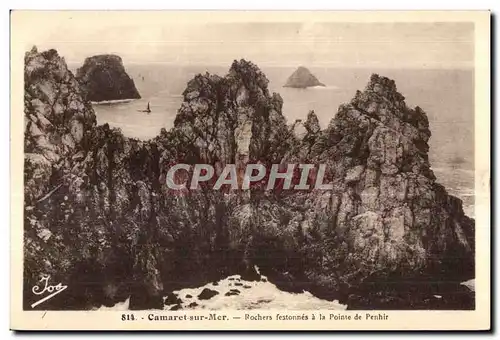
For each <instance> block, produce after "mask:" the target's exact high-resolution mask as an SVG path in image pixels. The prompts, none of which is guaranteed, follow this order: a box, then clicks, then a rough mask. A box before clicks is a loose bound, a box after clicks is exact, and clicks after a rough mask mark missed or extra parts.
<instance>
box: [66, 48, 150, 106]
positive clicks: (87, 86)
mask: <svg viewBox="0 0 500 340" xmlns="http://www.w3.org/2000/svg"><path fill="white" fill-rule="evenodd" d="M76 78H77V79H78V81H79V82H80V84H81V85H82V87H83V89H84V90H85V92H86V99H87V100H89V101H93V102H100V101H109V100H123V99H139V98H141V96H140V95H139V92H138V91H137V89H136V88H135V84H134V81H133V80H132V79H131V78H130V77H129V75H128V74H127V72H126V71H125V67H124V66H123V61H122V59H121V58H120V57H119V56H117V55H112V54H104V55H96V56H93V57H89V58H86V59H85V62H84V63H83V65H82V67H80V68H79V69H78V70H77V73H76Z"/></svg>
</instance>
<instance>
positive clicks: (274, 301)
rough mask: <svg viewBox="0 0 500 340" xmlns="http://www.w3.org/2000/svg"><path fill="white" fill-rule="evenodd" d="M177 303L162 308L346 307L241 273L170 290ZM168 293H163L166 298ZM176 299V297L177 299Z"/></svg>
mask: <svg viewBox="0 0 500 340" xmlns="http://www.w3.org/2000/svg"><path fill="white" fill-rule="evenodd" d="M204 291H205V292H209V293H210V295H211V297H209V298H207V296H205V297H203V295H202V297H201V298H199V296H200V294H201V293H202V292H204ZM173 294H174V295H175V296H176V298H178V299H180V300H181V302H180V303H178V304H177V303H176V304H169V305H165V306H164V310H170V309H171V308H174V307H175V308H174V309H188V310H198V309H208V310H227V309H230V310H249V309H264V310H269V309H287V310H312V309H330V310H346V308H347V305H343V304H340V303H339V302H338V301H337V300H335V301H328V300H323V299H320V298H317V297H315V296H314V295H312V294H311V293H309V292H307V291H304V292H303V293H288V292H284V291H282V290H280V289H278V288H277V287H276V286H275V285H274V284H272V283H270V282H269V281H268V280H267V278H266V277H265V276H263V275H261V279H260V280H259V281H246V280H243V279H242V278H241V276H240V275H231V276H228V277H226V278H225V279H222V280H220V281H217V282H212V283H207V284H206V285H204V286H201V287H197V288H184V289H180V290H176V291H174V292H173ZM166 298H167V297H165V299H166ZM129 301H130V298H128V299H127V300H125V301H124V302H119V303H117V304H116V305H115V306H112V307H105V306H102V307H99V308H97V309H96V310H126V309H128V306H129ZM177 302H178V301H177Z"/></svg>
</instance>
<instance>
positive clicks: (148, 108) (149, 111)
mask: <svg viewBox="0 0 500 340" xmlns="http://www.w3.org/2000/svg"><path fill="white" fill-rule="evenodd" d="M137 111H139V112H146V113H151V108H150V107H149V102H148V107H147V108H146V110H137Z"/></svg>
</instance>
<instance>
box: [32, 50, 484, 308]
mask: <svg viewBox="0 0 500 340" xmlns="http://www.w3.org/2000/svg"><path fill="white" fill-rule="evenodd" d="M25 78H26V95H25V103H26V104H25V119H26V120H27V128H26V132H25V150H26V154H25V159H26V164H29V165H27V166H26V170H25V192H26V195H25V225H24V228H25V245H26V250H25V281H26V285H25V307H26V306H29V304H30V303H32V302H33V301H31V300H32V299H33V296H32V294H30V292H31V290H30V289H31V288H30V287H32V286H33V285H34V284H36V282H37V280H38V279H39V275H52V276H51V280H54V281H55V282H63V283H64V284H67V285H68V289H67V290H66V291H65V292H64V294H65V298H64V299H61V300H58V299H51V300H50V301H48V302H47V303H46V304H44V306H43V308H45V309H82V308H91V307H93V306H100V305H103V304H104V305H112V304H113V303H114V302H116V301H120V300H124V299H125V298H126V297H128V296H130V297H131V299H130V308H132V309H144V308H161V306H162V305H163V298H162V297H163V296H166V295H168V293H169V292H172V291H173V290H175V289H180V288H186V287H195V286H201V285H203V284H205V283H207V282H213V281H216V280H218V279H221V278H223V277H225V276H228V275H231V274H235V273H240V274H242V276H245V277H258V276H259V275H256V273H255V272H254V271H253V268H254V265H257V266H258V267H259V268H260V270H261V272H262V274H264V275H266V276H267V277H268V278H269V280H270V281H271V282H273V283H275V284H276V285H277V286H278V287H279V288H281V289H286V290H290V291H297V292H300V291H302V290H303V289H307V290H309V291H311V292H313V293H314V294H316V295H317V296H320V297H323V298H329V299H333V298H340V299H341V302H343V301H344V302H345V301H347V302H348V304H349V306H352V307H353V308H384V307H386V308H469V307H470V306H471V301H470V297H469V296H465V295H464V297H463V299H461V300H460V299H459V300H457V299H456V297H457V296H459V295H457V294H455V295H453V293H456V285H455V283H456V282H455V281H457V282H458V280H461V279H463V278H470V277H473V272H474V237H473V235H474V221H473V220H472V219H469V218H468V217H466V216H465V215H464V214H463V210H462V206H461V201H460V200H459V199H457V198H455V197H452V196H449V195H448V194H447V193H446V190H445V189H444V188H443V187H442V186H441V185H439V184H437V183H435V177H434V175H433V173H432V171H431V170H430V166H429V162H428V157H427V152H428V144H427V142H428V140H429V137H430V131H429V127H428V121H427V117H426V115H425V113H424V112H423V111H422V110H421V109H420V108H418V107H417V108H415V109H410V108H408V107H407V106H406V104H405V103H404V97H403V96H402V95H401V94H399V93H398V92H397V90H396V86H395V84H394V82H393V81H391V80H389V79H387V78H384V77H379V76H376V75H374V76H372V78H371V79H370V81H369V83H368V85H367V87H366V88H365V90H364V91H363V92H358V93H357V94H356V96H355V97H354V98H353V100H352V101H351V102H350V103H348V104H346V105H343V106H341V107H340V108H339V111H338V113H337V115H336V116H335V118H333V119H332V121H331V122H330V124H329V126H328V128H327V129H325V130H324V131H321V130H320V127H319V124H318V120H317V117H316V116H315V114H314V112H310V113H309V115H308V116H307V119H306V121H305V122H304V124H303V125H304V129H305V133H304V134H303V135H302V136H301V137H300V138H298V137H297V136H295V134H294V131H293V128H290V127H289V126H287V125H286V121H285V118H284V117H283V115H282V113H281V109H282V105H283V101H282V99H281V97H280V96H279V95H278V94H275V93H273V94H271V93H269V90H268V87H267V85H268V80H267V78H266V77H265V75H264V74H263V73H262V72H261V71H260V70H259V69H258V67H257V66H255V65H254V64H252V63H250V62H247V61H245V60H240V61H235V62H234V63H233V64H232V65H231V68H230V70H229V72H228V74H227V75H226V76H224V77H220V76H216V75H211V74H205V75H197V76H196V77H194V78H193V79H192V80H191V81H189V82H188V84H187V87H186V90H185V91H184V93H183V96H184V102H183V104H182V105H181V107H180V109H179V111H178V114H177V117H176V120H175V122H174V127H173V128H172V129H171V130H169V131H166V130H162V132H161V133H160V135H159V136H158V137H156V138H154V139H152V140H150V141H137V140H134V139H129V138H126V137H124V136H123V135H122V134H121V132H120V131H119V130H117V129H111V128H110V127H109V126H107V124H106V125H103V126H96V125H95V116H94V114H93V112H92V109H91V107H90V105H89V104H88V102H87V101H86V99H85V98H83V97H82V95H81V90H80V88H79V87H78V84H77V82H76V81H75V79H74V78H73V76H72V74H71V72H69V71H68V70H67V67H66V65H65V63H64V60H62V58H59V57H58V56H57V53H56V52H55V51H49V52H44V53H38V52H37V51H36V50H33V51H31V52H30V53H28V54H27V55H26V67H25ZM61 79H65V80H64V82H63V84H69V85H64V86H66V87H65V90H64V91H62V92H61V91H59V92H61V93H62V94H65V93H67V96H69V97H71V98H73V99H74V100H75V101H77V102H78V103H79V104H80V105H79V106H77V109H76V110H75V111H71V110H69V109H68V107H69V106H67V105H68V104H67V100H65V99H54V98H52V97H51V96H49V95H48V94H47V93H48V92H50V93H52V92H53V91H52V90H50V89H55V88H59V87H60V86H62V85H61V84H60V83H61ZM48 89H49V90H50V91H49V90H48ZM54 92H55V91H54ZM59 92H57V93H59ZM63 98H65V97H64V96H63ZM59 100H61V103H63V104H64V105H63V104H61V105H57V104H56V105H54V103H57V102H58V101H59ZM33 102H35V103H38V104H37V105H34V104H33ZM40 117H41V118H40ZM58 117H64V119H62V118H58ZM75 120H76V121H78V122H81V125H78V126H81V130H82V132H81V133H80V134H77V136H80V135H81V136H83V137H81V139H79V142H75V143H74V145H71V147H69V146H66V147H64V146H62V145H64V143H60V142H57V141H58V140H59V139H57V138H55V139H54V141H52V139H51V138H49V137H50V136H51V135H52V134H56V135H57V136H59V135H61V139H63V138H64V136H65V135H66V134H70V135H71V131H72V130H71V126H73V125H74V124H76V123H74V121H75ZM30 124H31V125H34V126H35V127H36V128H32V127H31V125H30ZM28 125H29V126H28ZM53 131H56V132H53ZM66 131H68V132H66ZM40 136H46V138H48V139H49V142H48V143H49V144H50V145H52V146H50V145H49V147H48V148H47V146H46V144H47V143H45V142H43V140H42V142H43V143H42V142H40V138H41V137H40ZM73 138H74V137H73ZM52 149H53V150H52ZM47 150H49V151H51V152H52V153H54V154H55V155H57V157H53V156H51V153H50V152H47ZM56 158H57V159H56ZM32 159H39V160H40V161H41V163H36V162H35V163H33V161H32ZM257 161H258V162H260V163H262V164H264V165H270V164H274V163H281V162H283V163H284V164H286V163H299V162H300V163H313V164H327V170H328V172H327V175H326V178H327V181H329V182H331V183H332V184H333V190H331V191H319V192H318V191H287V192H284V191H278V190H276V191H263V190H261V188H259V187H258V186H255V187H252V188H251V190H249V191H232V192H230V193H225V192H223V191H214V190H210V189H206V188H203V187H202V188H201V190H185V191H181V192H178V191H173V190H171V189H168V188H167V187H166V186H165V175H166V172H167V170H168V168H169V166H171V165H173V164H174V163H188V164H195V163H203V164H211V165H213V166H214V168H215V169H216V176H218V175H219V174H220V173H221V170H222V169H223V167H224V165H225V164H236V166H237V168H238V169H239V170H240V169H241V168H243V167H244V166H245V165H246V164H247V163H249V162H257ZM58 162H59V163H58ZM239 170H238V171H239ZM238 173H240V172H238ZM431 281H432V282H436V281H448V282H453V284H451V286H450V284H449V285H447V286H446V285H441V286H439V285H438V286H439V287H436V285H432V284H430V283H429V282H431ZM388 282H391V284H388ZM408 282H412V284H408ZM413 282H414V283H415V284H413ZM408 291H412V292H413V293H412V294H408ZM432 294H440V295H442V296H443V298H442V299H441V300H440V303H441V305H440V306H436V305H434V304H433V303H432V302H425V301H426V298H427V297H428V296H431V295H432ZM446 294H448V295H450V296H454V299H455V300H453V301H452V300H447V295H446ZM443 301H444V302H443ZM447 301H449V303H448V302H447ZM417 302H418V303H417Z"/></svg>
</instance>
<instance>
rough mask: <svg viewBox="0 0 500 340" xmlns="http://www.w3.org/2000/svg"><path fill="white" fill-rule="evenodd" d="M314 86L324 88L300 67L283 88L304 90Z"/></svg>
mask: <svg viewBox="0 0 500 340" xmlns="http://www.w3.org/2000/svg"><path fill="white" fill-rule="evenodd" d="M314 86H325V84H323V83H321V82H320V81H319V80H318V78H316V76H314V75H313V74H312V73H311V71H309V70H308V69H307V68H305V67H303V66H300V67H299V68H297V69H296V70H295V72H293V73H292V75H291V76H290V77H288V80H287V81H286V83H285V85H283V87H294V88H306V87H314Z"/></svg>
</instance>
